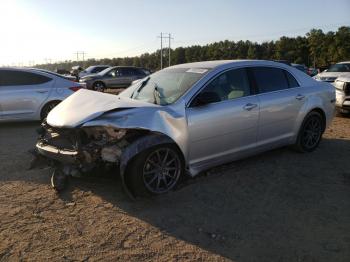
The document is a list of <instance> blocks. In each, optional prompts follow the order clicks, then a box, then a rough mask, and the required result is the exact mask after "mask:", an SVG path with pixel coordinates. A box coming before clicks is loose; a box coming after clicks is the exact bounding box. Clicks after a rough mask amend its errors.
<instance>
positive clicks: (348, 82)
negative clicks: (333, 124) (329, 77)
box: [334, 74, 350, 114]
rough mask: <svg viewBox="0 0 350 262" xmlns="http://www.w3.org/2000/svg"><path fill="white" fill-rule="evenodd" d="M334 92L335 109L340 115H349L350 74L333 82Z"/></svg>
mask: <svg viewBox="0 0 350 262" xmlns="http://www.w3.org/2000/svg"><path fill="white" fill-rule="evenodd" d="M334 86H335V90H336V97H337V101H336V104H335V105H336V107H337V109H338V111H339V112H340V113H345V114H350V74H349V75H348V76H340V77H338V78H337V80H335V82H334Z"/></svg>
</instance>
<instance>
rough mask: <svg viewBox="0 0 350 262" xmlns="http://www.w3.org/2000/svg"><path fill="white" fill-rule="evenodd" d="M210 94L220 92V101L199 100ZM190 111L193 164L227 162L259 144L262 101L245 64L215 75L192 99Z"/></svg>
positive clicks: (218, 94) (187, 111) (191, 158)
mask: <svg viewBox="0 0 350 262" xmlns="http://www.w3.org/2000/svg"><path fill="white" fill-rule="evenodd" d="M206 94H211V95H213V94H216V96H217V97H218V101H217V102H213V103H208V104H205V105H198V104H196V101H197V100H198V99H199V98H200V97H202V96H204V97H205V96H206ZM186 115H187V121H188V131H189V160H190V164H194V165H207V164H208V163H209V162H210V163H212V162H217V163H219V162H225V161H227V160H229V159H232V158H235V157H239V156H240V155H241V154H244V152H247V151H249V150H251V149H253V148H254V147H255V145H256V138H257V125H258V118H259V101H258V99H257V97H256V95H255V94H254V91H253V90H252V89H251V85H250V81H249V78H248V74H247V70H246V69H245V68H240V69H232V70H228V71H226V72H224V73H222V74H220V75H219V76H217V77H215V78H214V79H213V80H212V81H210V82H209V83H208V84H207V85H206V86H205V87H204V88H203V89H202V90H201V91H200V93H199V94H198V95H197V96H196V97H195V98H194V99H193V100H192V102H191V104H190V106H189V107H188V108H187V109H186Z"/></svg>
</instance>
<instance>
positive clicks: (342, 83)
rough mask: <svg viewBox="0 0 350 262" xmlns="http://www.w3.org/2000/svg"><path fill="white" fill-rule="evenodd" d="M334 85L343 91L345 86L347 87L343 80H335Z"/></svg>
mask: <svg viewBox="0 0 350 262" xmlns="http://www.w3.org/2000/svg"><path fill="white" fill-rule="evenodd" d="M334 87H335V88H336V89H338V90H341V91H343V90H344V87H345V82H343V81H339V80H338V81H335V82H334Z"/></svg>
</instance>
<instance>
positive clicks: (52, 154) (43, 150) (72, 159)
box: [36, 141, 79, 164]
mask: <svg viewBox="0 0 350 262" xmlns="http://www.w3.org/2000/svg"><path fill="white" fill-rule="evenodd" d="M36 148H37V150H38V152H39V153H40V154H41V155H43V156H45V157H47V158H50V159H53V160H57V161H59V162H62V163H67V164H74V163H76V162H77V160H78V155H79V153H78V151H73V150H62V149H58V148H56V147H54V146H51V145H47V144H44V143H43V142H40V141H39V142H38V143H37V144H36Z"/></svg>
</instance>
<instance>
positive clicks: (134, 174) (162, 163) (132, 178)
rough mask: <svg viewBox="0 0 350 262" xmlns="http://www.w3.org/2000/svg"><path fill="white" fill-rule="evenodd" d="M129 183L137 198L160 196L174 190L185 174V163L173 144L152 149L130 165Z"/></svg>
mask: <svg viewBox="0 0 350 262" xmlns="http://www.w3.org/2000/svg"><path fill="white" fill-rule="evenodd" d="M129 166H130V168H128V172H127V174H126V175H127V183H128V185H129V187H130V190H131V191H132V193H133V194H134V195H135V196H150V195H160V194H164V193H167V192H169V191H170V190H172V189H173V188H174V187H175V186H176V185H177V183H178V181H179V178H180V177H181V176H182V175H183V174H184V161H183V159H182V154H181V152H180V151H179V149H178V148H177V147H176V146H175V145H172V144H165V145H159V146H155V147H152V148H150V149H147V150H145V151H144V152H142V153H140V154H139V155H137V156H136V157H135V158H134V160H132V162H131V163H130V165H129Z"/></svg>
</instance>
